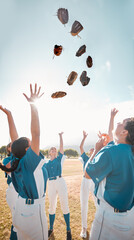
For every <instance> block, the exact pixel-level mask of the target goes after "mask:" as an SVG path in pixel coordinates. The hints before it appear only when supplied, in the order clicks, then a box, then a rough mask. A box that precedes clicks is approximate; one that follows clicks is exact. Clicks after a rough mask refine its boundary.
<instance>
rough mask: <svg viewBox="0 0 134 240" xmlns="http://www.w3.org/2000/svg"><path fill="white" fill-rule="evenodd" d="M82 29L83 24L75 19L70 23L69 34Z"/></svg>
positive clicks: (74, 34) (75, 33)
mask: <svg viewBox="0 0 134 240" xmlns="http://www.w3.org/2000/svg"><path fill="white" fill-rule="evenodd" d="M82 29H83V26H82V25H81V23H80V22H78V21H75V22H74V23H73V25H72V29H71V34H72V36H76V35H78V33H79V32H80V31H81V30H82Z"/></svg>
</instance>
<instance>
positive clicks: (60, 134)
mask: <svg viewBox="0 0 134 240" xmlns="http://www.w3.org/2000/svg"><path fill="white" fill-rule="evenodd" d="M62 135H63V132H61V133H59V136H60V153H62V154H64V149H63V137H62Z"/></svg>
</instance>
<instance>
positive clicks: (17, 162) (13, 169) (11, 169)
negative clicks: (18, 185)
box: [0, 158, 20, 172]
mask: <svg viewBox="0 0 134 240" xmlns="http://www.w3.org/2000/svg"><path fill="white" fill-rule="evenodd" d="M19 161H20V159H18V158H15V160H13V163H12V166H11V167H10V168H7V167H6V166H5V165H3V164H1V163H0V169H1V170H2V171H5V172H14V171H15V170H16V169H17V167H18V164H19Z"/></svg>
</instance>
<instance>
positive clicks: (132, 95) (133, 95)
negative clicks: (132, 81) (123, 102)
mask: <svg viewBox="0 0 134 240" xmlns="http://www.w3.org/2000/svg"><path fill="white" fill-rule="evenodd" d="M128 89H129V92H130V96H131V97H132V99H134V87H133V86H132V85H129V86H128Z"/></svg>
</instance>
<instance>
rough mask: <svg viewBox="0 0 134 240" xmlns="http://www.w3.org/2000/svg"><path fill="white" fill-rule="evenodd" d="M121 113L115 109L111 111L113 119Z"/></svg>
mask: <svg viewBox="0 0 134 240" xmlns="http://www.w3.org/2000/svg"><path fill="white" fill-rule="evenodd" d="M118 112H119V110H117V109H116V108H113V109H112V110H111V117H113V118H114V117H115V115H116V114H117V113H118Z"/></svg>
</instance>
